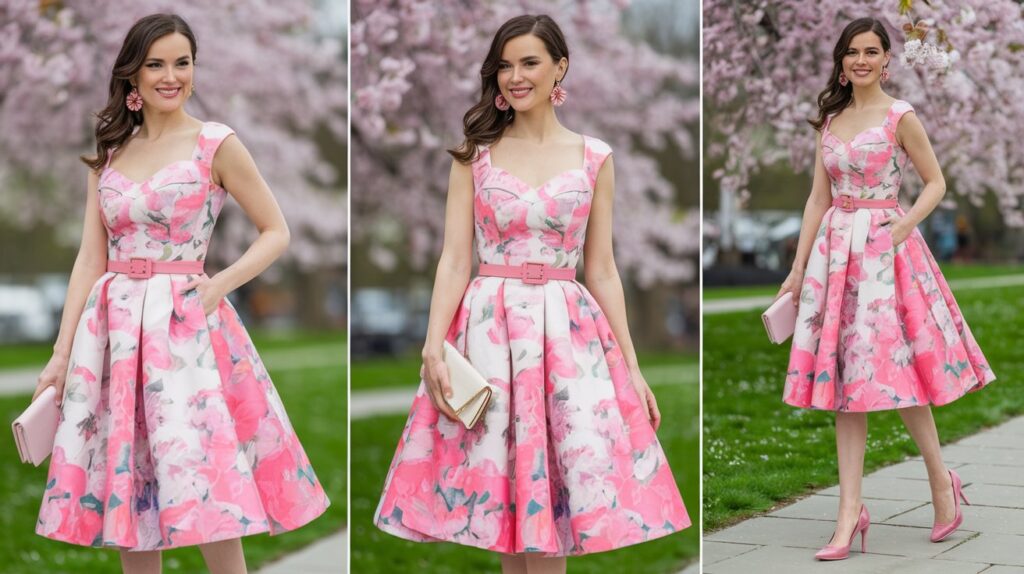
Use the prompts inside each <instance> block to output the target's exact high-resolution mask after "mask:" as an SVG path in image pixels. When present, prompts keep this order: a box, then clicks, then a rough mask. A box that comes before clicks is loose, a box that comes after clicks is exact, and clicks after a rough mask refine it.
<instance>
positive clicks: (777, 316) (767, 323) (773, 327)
mask: <svg viewBox="0 0 1024 574" xmlns="http://www.w3.org/2000/svg"><path fill="white" fill-rule="evenodd" d="M761 320H762V321H764V328H765V330H766V331H768V340H770V341H771V342H772V343H775V344H776V345H778V344H780V343H784V342H785V341H786V339H788V338H790V337H791V336H793V331H794V330H795V329H796V306H795V305H793V296H792V295H789V296H786V295H783V296H782V297H779V298H778V299H777V300H776V301H775V302H774V303H772V306H771V307H768V310H767V311H765V312H764V313H762V314H761Z"/></svg>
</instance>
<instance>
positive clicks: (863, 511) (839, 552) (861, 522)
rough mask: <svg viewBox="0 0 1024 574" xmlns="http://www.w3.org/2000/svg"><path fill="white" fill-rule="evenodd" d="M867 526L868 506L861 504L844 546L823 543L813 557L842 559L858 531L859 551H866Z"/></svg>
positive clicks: (869, 523)
mask: <svg viewBox="0 0 1024 574" xmlns="http://www.w3.org/2000/svg"><path fill="white" fill-rule="evenodd" d="M869 526H871V516H869V515H868V507H867V506H864V505H863V504H862V505H860V516H858V517H857V526H855V527H854V529H853V534H850V540H849V541H848V542H847V543H846V546H832V545H831V544H828V545H825V546H823V547H822V549H821V550H819V551H818V553H817V554H815V555H814V557H815V558H817V559H818V560H843V559H844V558H846V557H848V556H849V555H850V546H852V545H853V539H854V538H856V537H857V533H858V532H859V533H860V551H861V553H862V554H863V553H864V552H867V548H868V527H869ZM833 537H835V534H833Z"/></svg>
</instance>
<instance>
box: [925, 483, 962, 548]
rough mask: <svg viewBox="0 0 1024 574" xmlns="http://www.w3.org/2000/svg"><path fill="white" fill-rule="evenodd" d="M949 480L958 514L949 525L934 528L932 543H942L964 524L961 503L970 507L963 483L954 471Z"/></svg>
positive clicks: (937, 525)
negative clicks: (951, 484)
mask: <svg viewBox="0 0 1024 574" xmlns="http://www.w3.org/2000/svg"><path fill="white" fill-rule="evenodd" d="M949 478H950V480H952V481H953V507H954V508H955V509H956V513H955V515H954V516H953V522H950V523H949V524H935V526H932V542H942V541H943V540H944V539H945V538H946V537H947V536H949V535H950V534H952V533H953V532H955V531H956V529H957V528H960V525H961V524H963V522H964V515H963V513H961V512H960V501H961V500H962V501H964V504H966V505H968V506H970V504H971V503H970V502H967V497H966V496H964V491H963V482H961V481H960V476H959V475H957V473H955V472H953V471H952V470H950V471H949Z"/></svg>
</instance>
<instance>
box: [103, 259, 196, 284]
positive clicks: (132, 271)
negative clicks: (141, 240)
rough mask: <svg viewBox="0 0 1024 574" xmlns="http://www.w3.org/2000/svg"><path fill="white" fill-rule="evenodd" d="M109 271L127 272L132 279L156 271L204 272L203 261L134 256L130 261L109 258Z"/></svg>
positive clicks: (146, 276) (148, 275)
mask: <svg viewBox="0 0 1024 574" xmlns="http://www.w3.org/2000/svg"><path fill="white" fill-rule="evenodd" d="M107 271H109V272H111V273H125V274H126V275H128V276H129V277H131V278H132V279H149V278H150V277H152V276H153V274H154V273H178V274H183V275H184V274H195V275H200V274H202V273H203V262H202V261H155V260H153V259H147V258H145V257H132V258H131V259H129V260H128V261H110V260H107Z"/></svg>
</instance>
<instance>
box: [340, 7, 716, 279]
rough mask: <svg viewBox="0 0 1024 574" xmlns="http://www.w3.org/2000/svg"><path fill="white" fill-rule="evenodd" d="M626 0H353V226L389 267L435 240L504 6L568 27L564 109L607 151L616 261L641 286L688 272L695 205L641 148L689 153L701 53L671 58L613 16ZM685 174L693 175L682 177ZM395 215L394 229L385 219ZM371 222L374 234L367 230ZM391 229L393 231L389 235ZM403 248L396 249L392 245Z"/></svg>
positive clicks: (427, 249)
mask: <svg viewBox="0 0 1024 574" xmlns="http://www.w3.org/2000/svg"><path fill="white" fill-rule="evenodd" d="M624 9H626V8H625V3H623V2H618V3H615V4H611V3H608V2H597V1H586V2H565V1H562V2H557V3H552V2H541V1H539V0H525V1H520V2H473V3H466V2H459V1H456V0H436V1H430V2H427V1H416V0H389V1H371V0H356V1H355V2H354V3H353V6H352V18H353V24H352V32H351V34H352V55H351V56H352V79H353V85H352V105H353V113H352V140H353V141H352V182H353V183H352V187H353V190H354V192H353V196H352V203H353V210H354V215H355V216H354V218H353V221H354V222H355V226H354V229H353V234H354V236H356V238H357V239H367V240H368V243H370V244H371V253H370V256H371V259H372V260H373V261H374V262H375V264H376V265H377V266H379V267H381V268H389V267H392V266H394V265H395V264H396V263H397V262H398V261H399V260H400V259H402V258H403V257H405V255H404V254H405V253H408V258H407V259H403V260H404V261H408V262H409V263H411V265H412V266H413V267H414V268H419V269H424V268H425V267H426V266H427V265H428V264H431V263H432V262H433V259H434V258H435V257H436V255H437V253H439V251H440V244H441V239H442V227H443V220H444V217H443V214H444V197H445V194H446V192H447V182H448V177H447V174H448V170H449V168H450V165H451V161H452V160H451V157H450V156H449V155H448V154H447V153H445V149H446V148H449V147H453V146H455V145H457V144H458V143H459V142H461V138H462V115H463V114H464V113H465V111H466V110H467V109H468V108H469V107H470V106H471V105H472V104H473V103H474V102H475V101H476V98H478V97H479V91H480V85H479V84H480V79H479V69H480V64H481V63H482V61H483V58H484V55H485V54H486V52H487V47H488V46H489V43H490V41H491V37H492V35H493V34H494V32H495V31H496V30H497V28H498V26H500V25H501V23H502V22H504V21H505V20H507V19H508V18H510V17H512V16H515V15H518V14H523V13H546V14H549V15H551V16H552V17H553V18H554V19H555V21H557V22H558V23H559V26H560V27H561V28H562V30H563V32H564V33H565V34H566V36H567V42H568V44H569V52H570V66H569V72H568V74H567V75H566V78H565V81H564V82H563V85H564V86H565V88H566V90H567V91H568V92H569V94H570V96H569V101H568V102H567V103H566V104H565V105H564V106H562V107H561V108H559V111H558V114H559V119H560V120H561V121H562V122H563V123H565V125H567V126H568V127H569V128H570V129H573V130H574V131H579V132H582V133H586V134H590V135H593V136H596V137H599V138H601V139H603V140H605V141H607V142H608V143H609V145H611V146H612V149H613V150H614V151H615V170H616V180H617V181H616V212H615V226H616V231H615V247H616V251H617V261H618V262H619V266H620V267H621V268H623V269H629V270H631V271H632V277H634V278H635V279H636V281H637V282H638V283H639V284H640V285H649V284H652V283H653V282H655V281H658V280H665V281H679V280H685V279H692V278H693V274H694V267H693V265H692V261H687V259H686V258H687V257H691V258H692V257H693V256H694V255H695V254H696V253H697V249H698V246H699V240H700V238H699V236H698V235H699V234H698V233H697V226H698V221H699V214H698V213H696V210H692V212H685V211H683V210H682V209H681V208H680V207H679V206H678V205H677V204H676V202H675V199H674V196H675V189H674V187H673V185H672V184H671V183H670V182H669V181H668V180H667V179H666V178H665V177H664V176H663V175H662V174H661V173H660V170H659V165H658V163H657V161H656V159H655V158H654V157H653V156H652V155H650V153H649V152H645V150H665V149H669V150H675V153H682V154H684V155H686V156H688V157H691V158H692V157H694V156H695V155H696V143H695V142H694V141H693V138H692V137H691V135H690V131H689V130H691V129H693V128H694V127H695V126H696V125H697V122H698V121H699V117H700V107H699V100H698V98H697V91H696V89H697V85H698V81H699V78H698V76H699V74H698V69H697V64H696V60H695V58H696V54H692V55H691V56H689V57H669V56H666V55H663V54H659V53H657V52H656V51H654V50H653V49H652V48H651V47H650V46H648V45H647V44H645V43H643V42H637V41H634V40H630V39H628V38H627V36H626V35H625V34H624V33H623V30H622V29H621V21H622V13H623V10H624ZM685 185H693V186H696V185H699V182H697V181H693V182H686V183H685ZM396 227H397V228H398V229H399V230H400V232H399V233H397V234H391V235H392V237H391V239H390V240H387V239H383V238H382V237H381V236H380V235H382V234H383V233H384V231H382V230H388V229H394V228H396ZM375 234H376V235H375ZM395 237H397V239H396V238H395ZM399 254H402V255H399Z"/></svg>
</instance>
